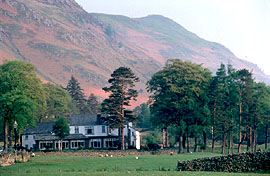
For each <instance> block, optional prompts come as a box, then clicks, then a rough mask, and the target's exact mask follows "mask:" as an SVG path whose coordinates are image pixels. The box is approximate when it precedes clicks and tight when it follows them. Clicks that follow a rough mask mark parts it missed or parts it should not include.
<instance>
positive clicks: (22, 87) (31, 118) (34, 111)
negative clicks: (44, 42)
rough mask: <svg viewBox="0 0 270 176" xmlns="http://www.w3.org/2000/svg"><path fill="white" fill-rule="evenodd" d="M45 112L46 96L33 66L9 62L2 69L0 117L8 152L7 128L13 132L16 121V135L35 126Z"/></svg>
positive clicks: (0, 72)
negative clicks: (26, 128) (17, 132)
mask: <svg viewBox="0 0 270 176" xmlns="http://www.w3.org/2000/svg"><path fill="white" fill-rule="evenodd" d="M45 108H46V101H45V93H44V90H43V87H42V84H41V81H40V80H39V79H38V78H37V75H36V73H35V68H34V66H33V65H31V64H29V63H25V62H22V61H10V62H7V63H5V64H3V65H1V66H0V109H1V110H0V117H1V118H2V119H3V121H4V122H3V123H4V135H5V140H4V148H5V150H7V148H8V147H7V144H8V128H10V129H12V127H13V124H14V121H15V120H16V121H17V123H18V127H17V131H21V130H23V129H24V128H25V127H28V126H32V125H34V124H35V122H36V121H37V120H38V117H39V116H42V115H43V114H44V112H45ZM10 131H12V130H10ZM10 135H11V134H10Z"/></svg>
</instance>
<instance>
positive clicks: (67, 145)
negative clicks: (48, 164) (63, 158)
mask: <svg viewBox="0 0 270 176" xmlns="http://www.w3.org/2000/svg"><path fill="white" fill-rule="evenodd" d="M58 143H59V141H56V142H55V148H59V144H58ZM68 148H69V142H68V141H63V142H62V149H68Z"/></svg>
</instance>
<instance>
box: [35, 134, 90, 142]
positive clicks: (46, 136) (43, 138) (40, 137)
mask: <svg viewBox="0 0 270 176" xmlns="http://www.w3.org/2000/svg"><path fill="white" fill-rule="evenodd" d="M87 138H88V137H86V136H84V135H82V134H70V135H69V136H67V137H65V138H64V139H63V140H83V139H87ZM35 140H37V141H51V140H59V137H58V136H55V135H50V134H43V135H37V136H36V138H35Z"/></svg>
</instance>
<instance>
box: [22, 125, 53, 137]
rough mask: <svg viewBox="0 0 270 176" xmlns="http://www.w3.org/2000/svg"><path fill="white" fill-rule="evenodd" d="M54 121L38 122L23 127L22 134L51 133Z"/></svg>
mask: <svg viewBox="0 0 270 176" xmlns="http://www.w3.org/2000/svg"><path fill="white" fill-rule="evenodd" d="M54 123H55V122H38V123H36V125H35V126H34V127H29V128H27V129H25V130H24V131H23V132H22V134H23V135H29V134H51V133H52V131H53V125H54Z"/></svg>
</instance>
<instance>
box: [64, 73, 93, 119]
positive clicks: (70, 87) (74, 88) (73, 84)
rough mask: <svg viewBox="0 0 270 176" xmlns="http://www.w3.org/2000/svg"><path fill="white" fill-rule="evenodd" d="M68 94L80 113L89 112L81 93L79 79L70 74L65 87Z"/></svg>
mask: <svg viewBox="0 0 270 176" xmlns="http://www.w3.org/2000/svg"><path fill="white" fill-rule="evenodd" d="M65 89H66V90H67V91H68V93H69V94H70V96H71V98H72V99H73V100H74V101H75V102H76V104H77V107H78V109H79V111H80V113H81V114H87V113H89V107H88V106H87V102H86V99H85V95H84V93H83V89H82V88H81V86H80V83H79V81H78V80H77V79H76V78H75V77H74V76H73V75H72V76H71V79H70V80H69V82H68V84H67V87H66V88H65Z"/></svg>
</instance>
